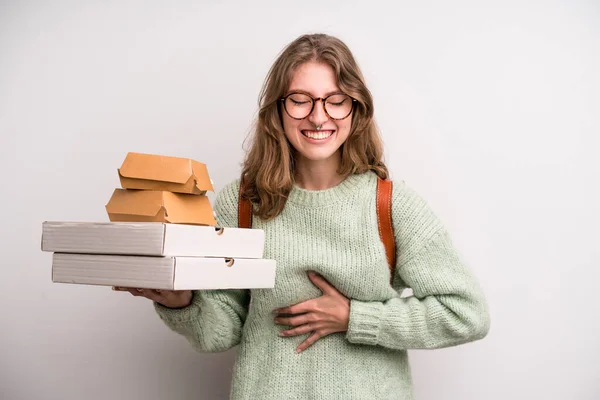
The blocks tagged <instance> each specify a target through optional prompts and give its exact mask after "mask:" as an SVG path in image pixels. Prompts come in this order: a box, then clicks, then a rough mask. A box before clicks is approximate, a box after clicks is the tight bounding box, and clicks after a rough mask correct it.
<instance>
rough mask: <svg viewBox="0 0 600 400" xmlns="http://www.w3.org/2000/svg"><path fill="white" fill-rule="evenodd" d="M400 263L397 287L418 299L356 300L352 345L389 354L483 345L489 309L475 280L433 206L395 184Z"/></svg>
mask: <svg viewBox="0 0 600 400" xmlns="http://www.w3.org/2000/svg"><path fill="white" fill-rule="evenodd" d="M392 217H393V226H394V234H395V240H396V251H397V262H396V272H395V276H394V284H393V286H394V287H395V288H396V289H400V288H402V287H406V286H408V287H410V288H411V289H412V291H413V295H412V296H410V297H406V298H401V297H400V296H396V297H393V298H391V299H390V300H387V301H384V302H365V301H357V300H351V305H350V320H349V327H348V331H347V334H346V337H347V340H348V341H349V342H351V343H356V344H367V345H379V346H383V347H387V348H390V349H404V350H405V349H434V348H442V347H449V346H455V345H459V344H463V343H467V342H471V341H475V340H479V339H482V338H483V337H485V336H486V335H487V333H488V331H489V327H490V317H489V313H488V306H487V303H486V300H485V297H484V295H483V292H482V290H481V288H480V285H479V283H478V282H477V280H476V278H475V276H474V274H473V273H472V272H471V271H470V269H469V268H468V267H467V266H466V265H465V264H464V263H463V261H462V260H461V258H460V256H459V254H458V251H457V249H456V248H455V247H454V245H453V244H452V240H451V238H450V236H449V234H448V232H447V231H446V230H445V228H444V227H443V226H442V224H441V222H440V220H439V219H438V218H437V217H436V216H435V214H434V213H433V212H432V210H431V208H430V207H429V206H428V204H427V203H426V202H425V201H424V200H423V199H422V198H421V197H420V196H419V195H418V194H417V193H415V191H413V190H411V189H410V188H408V187H407V186H406V185H405V184H404V183H403V182H398V183H394V191H393V199H392Z"/></svg>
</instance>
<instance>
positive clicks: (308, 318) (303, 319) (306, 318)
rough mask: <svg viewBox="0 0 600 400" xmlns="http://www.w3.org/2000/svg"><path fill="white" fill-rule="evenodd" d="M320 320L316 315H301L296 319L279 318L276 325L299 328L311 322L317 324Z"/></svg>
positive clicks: (276, 319)
mask: <svg viewBox="0 0 600 400" xmlns="http://www.w3.org/2000/svg"><path fill="white" fill-rule="evenodd" d="M317 320H318V318H317V316H316V315H315V314H313V313H309V314H301V315H298V316H295V317H277V318H275V323H277V324H281V325H289V326H298V325H303V324H306V323H309V322H317Z"/></svg>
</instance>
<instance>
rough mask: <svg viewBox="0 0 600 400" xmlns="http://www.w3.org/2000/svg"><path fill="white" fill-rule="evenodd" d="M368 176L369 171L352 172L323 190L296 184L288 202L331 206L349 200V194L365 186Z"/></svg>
mask: <svg viewBox="0 0 600 400" xmlns="http://www.w3.org/2000/svg"><path fill="white" fill-rule="evenodd" d="M368 178H369V173H361V174H352V175H349V176H348V177H347V178H346V179H344V180H343V181H342V182H340V183H339V184H337V185H336V186H333V187H330V188H327V189H321V190H308V189H303V188H301V187H299V186H298V185H296V184H294V187H293V188H292V190H291V191H290V194H289V195H288V199H287V202H289V203H292V204H296V205H299V206H306V207H323V206H329V205H331V204H333V203H337V202H339V201H342V200H347V199H348V197H349V196H351V195H353V194H356V193H357V191H358V190H360V189H361V188H364V183H365V181H366V180H368Z"/></svg>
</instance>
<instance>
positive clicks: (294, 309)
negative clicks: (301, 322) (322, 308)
mask: <svg viewBox="0 0 600 400" xmlns="http://www.w3.org/2000/svg"><path fill="white" fill-rule="evenodd" d="M315 306H316V303H315V299H311V300H307V301H305V302H302V303H298V304H295V305H293V306H290V307H283V308H279V309H276V310H274V311H273V312H274V313H275V314H304V313H307V312H311V311H315V310H316V307H315Z"/></svg>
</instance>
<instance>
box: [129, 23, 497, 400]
mask: <svg viewBox="0 0 600 400" xmlns="http://www.w3.org/2000/svg"><path fill="white" fill-rule="evenodd" d="M382 153H383V152H382V144H381V141H380V137H379V134H378V131H377V128H376V125H375V122H374V120H373V101H372V98H371V94H370V92H369V90H368V89H367V87H366V86H365V82H364V79H363V76H362V74H361V72H360V70H359V67H358V66H357V63H356V61H355V60H354V58H353V56H352V54H351V52H350V50H349V49H348V48H347V47H346V45H345V44H344V43H342V42H341V41H340V40H338V39H337V38H335V37H331V36H327V35H321V34H318V35H305V36H301V37H299V38H298V39H296V40H295V41H294V42H292V43H291V44H289V45H288V46H287V47H286V48H285V49H284V51H283V52H282V53H281V54H280V56H279V58H278V59H277V60H276V62H275V63H274V65H273V66H272V68H271V70H270V72H269V74H268V76H267V79H266V82H265V85H264V88H263V91H262V93H261V108H260V113H259V118H258V121H257V124H256V129H255V132H254V137H253V142H252V147H251V149H250V151H249V153H248V155H247V157H246V159H245V162H244V165H243V171H242V177H243V182H244V190H243V196H244V197H246V198H248V199H249V200H250V201H251V202H252V204H253V207H254V216H253V218H252V220H253V222H252V226H253V228H257V229H263V230H264V231H265V235H266V244H265V258H270V259H275V260H276V261H277V277H276V283H275V288H274V289H270V290H252V291H247V290H214V291H196V292H193V293H192V292H191V291H155V290H145V289H144V290H135V289H130V291H131V293H132V294H134V295H136V296H145V297H147V298H149V299H151V300H153V301H154V304H155V306H156V310H157V312H158V315H159V316H160V318H161V319H162V320H163V321H164V322H165V323H166V325H167V326H168V327H170V328H171V329H172V330H174V331H175V332H178V333H179V334H181V335H183V336H185V337H186V338H187V339H188V340H189V342H190V343H191V344H192V345H193V346H194V347H195V348H196V349H198V350H199V351H202V352H217V351H224V350H227V349H230V348H232V347H234V346H236V345H239V349H238V350H239V353H238V358H237V361H236V366H235V371H234V376H233V386H232V393H231V396H232V398H233V399H236V400H239V399H252V400H256V399H261V400H266V399H277V400H280V399H361V400H364V399H371V400H375V399H392V398H393V399H412V396H413V394H412V393H413V391H412V381H411V373H410V368H409V363H408V357H407V350H409V349H433V348H441V347H447V346H454V345H459V344H462V343H466V342H470V341H475V340H479V339H481V338H483V337H484V336H485V335H486V334H487V332H488V329H489V324H490V322H489V315H488V309H487V304H486V301H485V298H484V295H483V293H482V291H481V289H480V287H479V284H478V282H477V280H476V278H475V277H474V275H473V274H472V273H471V271H470V270H469V269H468V267H466V266H465V265H464V264H463V263H462V262H461V259H460V257H459V254H458V252H457V250H456V249H455V247H454V246H453V244H452V241H451V238H450V236H449V234H448V232H447V230H445V228H444V227H443V225H442V223H441V222H440V220H439V219H438V218H437V217H436V215H435V214H434V213H433V212H432V210H431V209H430V207H429V206H428V205H427V203H426V202H425V201H424V200H423V199H422V198H421V197H420V196H419V195H418V194H417V193H415V191H413V190H411V189H410V188H409V187H408V186H407V185H406V184H405V183H404V182H403V181H394V182H393V191H392V193H391V203H392V226H393V229H394V239H395V245H396V262H395V268H394V269H393V271H394V272H393V276H391V272H390V271H391V270H390V268H389V266H388V259H387V258H386V250H385V247H384V245H383V243H382V240H381V237H380V233H379V230H378V219H377V213H376V202H377V199H376V197H377V196H376V192H377V191H376V188H377V183H378V178H382V179H387V178H388V171H387V168H386V166H385V164H384V162H383V160H382ZM239 189H240V179H238V180H235V181H234V182H232V183H230V184H228V185H227V186H226V187H225V188H224V189H223V190H222V191H221V192H220V193H219V194H218V196H217V198H216V200H215V211H216V214H217V220H218V222H219V225H220V226H225V227H237V226H238V196H239ZM407 287H410V288H411V289H412V291H413V295H412V296H408V297H401V296H400V293H401V292H402V290H403V289H405V288H407ZM250 300H252V301H251V302H250ZM250 303H251V304H250Z"/></svg>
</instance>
